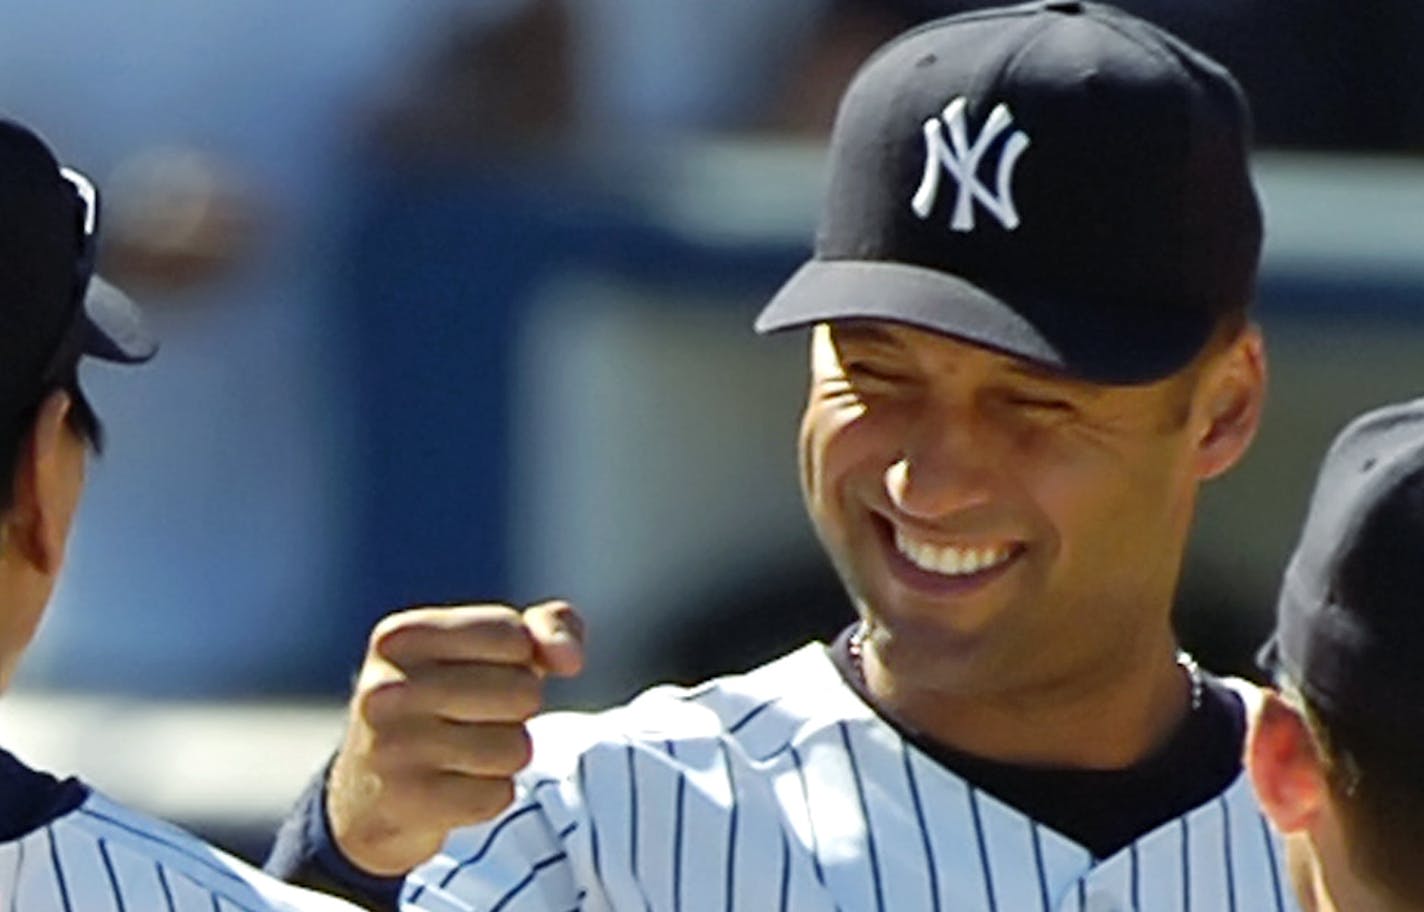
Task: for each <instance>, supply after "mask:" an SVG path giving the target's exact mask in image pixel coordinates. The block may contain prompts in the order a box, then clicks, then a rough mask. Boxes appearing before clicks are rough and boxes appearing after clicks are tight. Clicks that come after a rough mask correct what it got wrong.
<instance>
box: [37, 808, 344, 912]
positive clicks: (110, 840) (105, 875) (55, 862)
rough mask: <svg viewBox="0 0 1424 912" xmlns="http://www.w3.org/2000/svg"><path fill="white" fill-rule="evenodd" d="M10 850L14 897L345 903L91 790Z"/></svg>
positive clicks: (191, 905) (267, 906) (86, 902)
mask: <svg viewBox="0 0 1424 912" xmlns="http://www.w3.org/2000/svg"><path fill="white" fill-rule="evenodd" d="M13 851H14V853H15V854H16V856H17V862H18V863H17V864H16V866H15V871H16V874H15V877H16V879H17V883H16V885H15V889H16V895H17V896H19V895H27V896H29V895H32V896H35V897H51V898H53V897H55V896H57V897H59V898H60V899H61V904H62V905H63V906H64V907H66V908H83V909H88V908H109V907H111V906H115V907H118V908H145V909H148V908H153V909H160V908H168V909H177V910H181V909H205V910H207V909H212V908H216V907H218V905H219V904H220V903H221V904H228V905H235V906H237V907H239V908H244V909H251V910H254V912H255V910H280V912H296V910H311V912H338V910H350V909H352V908H353V907H352V906H350V905H348V904H346V903H344V902H341V901H340V900H336V899H333V898H331V897H327V896H321V895H317V894H313V893H308V892H306V891H303V890H299V889H297V888H295V887H291V886H288V885H286V884H283V883H281V882H279V881H277V880H274V879H272V878H270V877H268V876H267V875H265V874H263V873H262V872H260V871H258V870H257V869H256V868H253V867H252V866H250V865H248V864H246V863H245V862H243V861H240V860H239V859H237V858H234V857H233V856H231V855H228V854H227V853H225V852H223V851H221V850H219V849H217V848H214V847H213V846H211V845H209V844H207V843H205V842H203V841H202V840H200V839H198V838H197V837H195V836H193V835H192V834H190V833H188V832H186V831H184V830H182V829H179V828H178V827H175V826H172V825H171V824H168V823H164V822H162V821H160V820H156V819H154V818H152V817H148V816H146V815H144V814H140V813H138V812H136V811H133V810H131V809H129V808H127V807H124V806H123V805H121V804H118V803H117V802H114V801H112V800H110V799H108V798H107V797H105V796H104V795H102V794H98V793H91V794H90V795H89V796H88V798H87V799H86V800H85V801H84V802H83V803H82V804H81V805H79V807H77V808H75V809H74V810H73V811H71V812H70V813H68V814H66V815H64V816H62V817H59V818H56V819H55V820H53V821H51V822H49V823H48V824H47V825H45V826H44V827H43V828H41V829H39V830H37V831H35V832H34V833H32V834H31V835H30V836H29V837H27V838H26V839H25V840H23V841H21V842H19V843H17V844H15V846H14V847H13ZM40 906H44V901H43V900H40V901H38V902H37V907H40Z"/></svg>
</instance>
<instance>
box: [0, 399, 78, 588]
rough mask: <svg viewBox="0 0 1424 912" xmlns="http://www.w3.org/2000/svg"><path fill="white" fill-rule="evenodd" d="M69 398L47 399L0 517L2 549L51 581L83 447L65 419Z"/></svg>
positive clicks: (66, 531) (23, 446) (17, 461)
mask: <svg viewBox="0 0 1424 912" xmlns="http://www.w3.org/2000/svg"><path fill="white" fill-rule="evenodd" d="M72 406H73V402H72V401H71V399H70V397H69V394H68V393H66V392H64V391H63V390H56V391H55V392H53V393H51V394H50V395H49V396H47V397H45V400H44V402H42V403H41V404H40V408H39V412H38V413H37V414H36V416H35V421H34V424H33V425H31V427H30V432H29V434H28V435H27V436H26V437H25V439H24V440H23V441H21V443H20V449H19V452H18V453H17V454H16V459H15V474H14V481H13V485H12V491H11V506H10V510H9V512H7V513H6V515H5V518H4V527H5V530H4V535H5V539H4V540H5V546H6V548H7V549H11V550H12V552H13V553H14V554H15V555H16V556H17V557H20V558H22V559H23V560H25V561H26V562H27V563H29V564H30V565H31V566H33V567H34V569H35V570H37V571H38V572H40V573H43V574H46V575H50V576H53V575H54V574H56V573H58V572H59V567H60V564H61V563H63V561H64V546H65V541H66V539H67V538H68V536H69V525H70V521H71V520H72V519H73V515H74V509H75V506H76V502H77V499H78V490H77V487H78V485H77V484H76V483H75V481H74V479H73V478H72V477H71V473H73V472H74V471H75V467H74V465H73V461H74V459H75V458H76V455H75V449H74V448H75V447H79V448H80V453H79V456H78V458H80V459H82V447H83V445H82V444H81V443H79V441H78V440H76V439H75V438H74V433H73V431H71V430H70V429H69V427H68V425H67V424H66V421H65V419H66V418H67V417H68V415H69V410H70V408H71V407H72Z"/></svg>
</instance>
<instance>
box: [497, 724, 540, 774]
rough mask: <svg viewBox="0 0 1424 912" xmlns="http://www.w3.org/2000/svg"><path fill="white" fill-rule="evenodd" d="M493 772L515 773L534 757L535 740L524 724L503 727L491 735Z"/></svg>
mask: <svg viewBox="0 0 1424 912" xmlns="http://www.w3.org/2000/svg"><path fill="white" fill-rule="evenodd" d="M490 748H491V750H490V761H491V765H492V767H493V769H492V772H495V773H497V774H499V775H513V774H515V773H517V772H519V771H520V770H522V769H524V767H526V766H528V765H529V761H531V760H533V759H534V741H533V739H532V738H530V737H529V732H528V731H527V730H526V729H525V728H524V726H522V725H509V726H503V727H501V728H500V729H499V730H498V732H497V733H491V737H490Z"/></svg>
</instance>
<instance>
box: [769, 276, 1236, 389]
mask: <svg viewBox="0 0 1424 912" xmlns="http://www.w3.org/2000/svg"><path fill="white" fill-rule="evenodd" d="M1019 303H1020V304H1021V305H1022V306H1020V307H1017V308H1016V307H1014V306H1011V305H1010V304H1008V303H1007V302H1006V301H1005V300H1004V299H1003V298H1001V297H1000V296H998V295H996V294H994V293H992V292H990V291H988V290H987V289H985V288H982V287H980V286H978V285H975V284H974V283H972V282H969V281H967V280H965V279H962V278H960V277H958V276H955V275H951V274H949V273H945V272H940V271H938V270H934V269H926V268H924V267H920V266H912V265H909V264H906V263H896V262H887V261H883V260H819V259H813V260H811V261H809V262H807V263H806V264H804V265H803V266H802V267H801V268H800V269H799V270H797V271H796V273H795V274H794V275H792V277H791V278H790V279H789V280H788V281H787V282H786V284H785V285H783V286H782V287H781V290H780V291H778V292H777V293H776V296H775V297H773V298H772V299H771V302H770V303H769V304H767V306H766V307H765V309H763V310H762V312H761V314H760V316H758V317H757V321H756V330H757V332H760V333H769V332H776V331H777V330H783V329H792V328H795V327H800V326H807V325H809V324H813V323H820V322H824V321H832V320H853V319H861V320H889V321H892V322H897V323H903V324H906V325H908V326H914V327H918V328H920V329H927V330H930V331H931V332H937V333H943V334H946V335H950V336H954V337H956V338H959V339H963V340H965V341H967V342H970V343H973V344H975V345H981V346H984V347H987V348H991V349H994V350H996V351H1000V352H1003V353H1006V354H1008V355H1011V356H1013V357H1017V358H1023V359H1025V360H1028V361H1032V362H1035V363H1037V364H1040V365H1042V366H1044V367H1047V368H1048V369H1050V370H1054V371H1058V372H1061V373H1063V374H1066V375H1068V376H1071V377H1076V378H1078V379H1081V380H1086V381H1089V382H1092V383H1103V384H1122V385H1131V384H1141V383H1151V382H1154V381H1156V380H1161V379H1162V378H1164V377H1167V376H1169V375H1171V374H1172V373H1175V372H1176V371H1177V370H1179V369H1181V368H1182V367H1183V366H1185V365H1186V364H1187V362H1189V361H1190V360H1191V358H1192V357H1193V356H1194V355H1195V354H1196V353H1197V352H1198V351H1200V350H1201V347H1202V345H1203V344H1204V343H1205V342H1206V339H1207V336H1208V335H1209V334H1210V324H1209V322H1206V321H1203V320H1201V319H1200V318H1199V316H1198V317H1193V316H1191V315H1190V314H1189V313H1184V314H1183V315H1182V317H1181V318H1180V319H1176V320H1173V319H1170V318H1165V319H1164V318H1163V316H1162V315H1161V314H1159V315H1158V319H1157V320H1156V321H1154V324H1153V325H1151V326H1145V325H1143V321H1142V320H1141V319H1140V314H1139V313H1138V312H1136V311H1134V310H1133V309H1131V308H1127V307H1114V306H1113V305H1112V304H1111V302H1094V306H1093V307H1087V306H1076V305H1074V304H1073V303H1071V302H1069V301H1066V300H1062V301H1045V300H1034V301H1023V302H1019ZM1024 310H1027V311H1028V312H1031V313H1036V314H1038V317H1037V318H1036V319H1038V320H1039V324H1041V325H1035V324H1034V323H1031V322H1030V321H1029V320H1028V319H1027V318H1025V317H1024V315H1023V313H1022V312H1021V311H1024ZM1085 321H1087V322H1086V323H1085Z"/></svg>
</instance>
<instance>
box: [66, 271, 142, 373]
mask: <svg viewBox="0 0 1424 912" xmlns="http://www.w3.org/2000/svg"><path fill="white" fill-rule="evenodd" d="M84 315H85V317H86V318H87V323H88V324H89V325H88V327H87V333H86V335H85V338H84V354H86V355H89V356H90V357H94V358H101V359H103V360H105V361H118V362H121V363H124V364H136V363H139V362H142V361H147V360H148V359H149V358H152V357H153V355H154V353H155V352H157V351H158V342H157V341H156V340H155V339H154V337H153V336H152V334H150V333H149V331H148V328H147V327H146V326H145V325H144V321H143V315H142V313H140V311H139V309H138V305H137V304H135V303H134V302H133V300H132V299H131V298H129V296H128V295H126V294H124V293H123V292H122V291H120V290H119V289H118V288H116V287H114V286H113V285H111V284H109V283H108V282H106V281H104V280H103V279H102V278H100V277H99V276H97V275H96V276H94V277H93V278H91V279H90V280H89V288H88V291H87V292H86V293H85V295H84Z"/></svg>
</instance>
